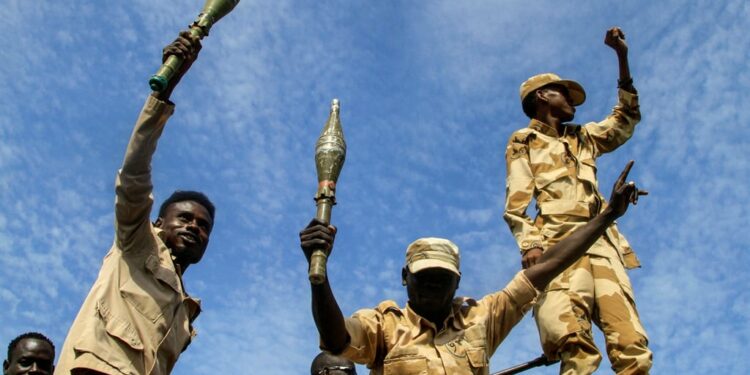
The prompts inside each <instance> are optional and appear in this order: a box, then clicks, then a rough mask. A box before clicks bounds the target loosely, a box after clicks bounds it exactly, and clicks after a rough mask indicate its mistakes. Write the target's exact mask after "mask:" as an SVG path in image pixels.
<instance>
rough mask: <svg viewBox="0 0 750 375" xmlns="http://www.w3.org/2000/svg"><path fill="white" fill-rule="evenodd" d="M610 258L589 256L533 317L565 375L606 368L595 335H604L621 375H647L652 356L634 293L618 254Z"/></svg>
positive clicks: (563, 277) (553, 287)
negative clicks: (595, 332)
mask: <svg viewBox="0 0 750 375" xmlns="http://www.w3.org/2000/svg"><path fill="white" fill-rule="evenodd" d="M594 246H608V247H611V250H612V255H613V256H611V257H602V256H596V255H588V254H587V255H584V256H583V257H582V258H581V259H579V260H578V261H577V262H576V263H575V264H573V265H572V266H571V267H570V268H568V269H567V270H566V271H565V272H563V273H562V274H560V275H559V276H558V277H557V278H555V279H554V280H553V281H552V282H551V283H550V284H549V285H548V287H547V289H546V290H545V292H544V293H543V294H541V295H540V296H539V298H538V303H537V304H536V306H535V307H534V316H535V319H536V323H537V327H538V328H539V336H540V340H541V343H542V348H543V349H544V353H545V355H547V357H548V358H556V359H560V360H561V365H560V373H561V374H591V373H593V372H594V371H595V370H596V369H597V367H599V362H601V359H602V356H601V354H600V353H599V350H598V349H597V347H596V345H595V344H594V338H593V335H592V332H591V322H592V321H593V322H594V323H595V324H596V325H597V326H598V327H599V328H600V329H601V330H602V332H604V337H605V341H606V346H607V354H608V356H609V360H610V363H611V364H612V369H613V370H614V371H615V373H617V374H648V372H649V369H650V368H651V362H652V354H651V351H650V350H649V349H648V347H647V345H648V336H647V335H646V331H645V330H644V329H643V326H642V325H641V322H640V319H639V317H638V311H637V310H636V307H635V299H634V298H633V289H632V287H631V285H630V279H629V278H628V275H627V274H626V273H625V268H624V267H623V265H622V262H621V261H620V258H619V257H618V256H617V253H616V250H615V249H614V247H612V246H611V245H610V244H609V242H607V241H606V240H605V239H603V238H602V239H600V240H599V241H597V243H596V244H594Z"/></svg>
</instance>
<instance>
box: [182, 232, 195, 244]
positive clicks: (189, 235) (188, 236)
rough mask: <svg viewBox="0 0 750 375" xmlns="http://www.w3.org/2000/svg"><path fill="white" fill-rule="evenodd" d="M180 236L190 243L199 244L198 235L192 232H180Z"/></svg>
mask: <svg viewBox="0 0 750 375" xmlns="http://www.w3.org/2000/svg"><path fill="white" fill-rule="evenodd" d="M179 236H180V238H182V240H183V241H185V242H187V243H190V244H197V243H198V236H196V235H194V234H192V233H190V232H181V233H180V234H179Z"/></svg>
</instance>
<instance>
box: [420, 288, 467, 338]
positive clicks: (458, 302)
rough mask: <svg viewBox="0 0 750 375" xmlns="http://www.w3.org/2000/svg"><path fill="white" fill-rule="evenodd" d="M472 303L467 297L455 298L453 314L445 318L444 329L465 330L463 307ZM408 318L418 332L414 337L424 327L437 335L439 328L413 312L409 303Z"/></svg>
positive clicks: (452, 307) (452, 305) (452, 306)
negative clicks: (462, 314)
mask: <svg viewBox="0 0 750 375" xmlns="http://www.w3.org/2000/svg"><path fill="white" fill-rule="evenodd" d="M472 302H474V300H473V299H471V298H467V297H456V298H454V299H453V302H452V303H451V313H450V314H448V316H447V317H446V318H445V321H443V329H445V328H446V327H453V328H455V329H457V330H461V329H464V328H465V327H464V322H463V319H461V307H462V306H463V305H464V304H471V303H472ZM474 303H475V302H474ZM406 318H407V319H408V320H409V322H410V323H411V325H412V329H414V330H416V332H413V333H414V335H415V336H414V337H416V335H418V334H419V332H420V331H421V329H422V326H425V327H428V328H431V329H432V330H433V331H434V332H435V333H437V327H436V326H435V324H434V323H432V322H431V321H429V320H427V319H425V318H423V317H422V316H420V315H419V314H417V313H416V312H415V311H414V310H412V308H411V306H409V303H408V302H407V304H406Z"/></svg>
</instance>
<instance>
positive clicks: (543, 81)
mask: <svg viewBox="0 0 750 375" xmlns="http://www.w3.org/2000/svg"><path fill="white" fill-rule="evenodd" d="M551 84H557V85H562V86H565V88H567V89H568V94H570V99H571V100H572V101H573V105H574V106H577V105H581V104H583V102H584V101H586V91H583V86H581V84H580V83H578V82H576V81H571V80H569V79H562V78H560V76H558V75H557V74H554V73H542V74H537V75H535V76H533V77H531V78H529V79H527V80H526V81H524V83H522V84H521V89H520V92H521V103H523V101H524V99H526V97H527V96H528V95H529V94H531V93H533V92H534V91H536V90H539V89H541V88H542V87H544V86H547V85H551Z"/></svg>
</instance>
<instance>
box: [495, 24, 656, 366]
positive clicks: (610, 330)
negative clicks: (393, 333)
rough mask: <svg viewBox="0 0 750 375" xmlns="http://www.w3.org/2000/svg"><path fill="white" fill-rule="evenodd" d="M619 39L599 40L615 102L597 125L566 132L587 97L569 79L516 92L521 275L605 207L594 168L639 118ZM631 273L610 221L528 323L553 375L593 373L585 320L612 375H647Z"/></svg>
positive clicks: (513, 144)
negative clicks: (610, 60)
mask: <svg viewBox="0 0 750 375" xmlns="http://www.w3.org/2000/svg"><path fill="white" fill-rule="evenodd" d="M624 39H625V37H624V34H623V33H622V31H621V30H620V29H619V28H613V29H610V30H608V31H607V34H606V36H605V40H604V42H605V44H607V45H608V46H610V47H611V48H612V49H614V50H615V52H616V53H617V57H618V62H619V68H620V78H619V80H618V88H619V90H618V99H619V100H618V103H617V105H616V106H615V107H614V109H613V111H612V114H610V115H609V116H608V117H607V118H606V119H604V120H603V121H601V122H591V123H588V124H586V125H583V126H579V125H573V124H566V122H568V121H570V120H572V119H573V115H574V113H575V107H574V106H577V105H580V104H581V103H583V102H584V100H585V98H586V95H585V92H584V91H583V88H582V87H581V85H580V84H578V83H577V82H575V81H570V80H563V79H561V78H560V77H558V76H557V75H555V74H551V73H546V74H540V75H536V76H534V77H531V78H529V79H528V80H527V81H526V82H524V83H523V84H522V85H521V90H520V91H521V101H522V104H523V110H524V112H525V113H526V115H528V116H529V117H530V118H531V121H530V122H529V125H528V127H526V128H523V129H521V130H518V131H516V132H515V133H513V135H511V137H510V140H509V142H508V146H507V148H506V154H505V156H506V162H507V164H506V166H507V169H506V170H507V179H506V201H505V212H504V218H505V221H506V222H507V223H508V225H509V226H510V229H511V231H512V232H513V236H514V237H515V238H516V241H517V242H518V245H519V247H520V249H521V255H522V265H523V267H524V268H528V267H531V266H533V265H534V264H536V263H537V261H538V259H540V257H541V256H542V254H543V253H545V251H547V250H550V247H552V246H553V245H554V244H556V243H558V242H559V241H561V240H562V239H563V238H565V237H566V236H568V235H569V234H570V233H572V232H573V231H574V230H575V229H577V228H580V227H581V226H583V225H584V224H586V223H587V222H588V221H589V220H591V218H593V217H595V216H596V215H597V214H598V213H600V212H602V210H603V209H605V207H606V205H607V204H606V202H605V200H604V198H603V197H602V195H601V193H600V192H599V188H598V182H597V179H596V163H595V160H596V158H597V157H598V156H599V155H601V154H604V153H607V152H610V151H613V150H615V149H616V148H617V147H619V146H620V145H622V144H623V143H625V142H626V141H627V140H628V139H629V138H630V137H631V136H632V134H633V130H634V128H635V125H636V124H637V123H638V121H639V120H640V118H641V114H640V111H639V107H638V96H637V92H636V90H635V88H634V87H633V84H632V83H633V80H632V78H631V77H630V69H629V67H628V58H627V50H628V49H627V44H626V43H625V40H624ZM532 198H533V199H535V200H536V208H537V215H536V218H535V219H533V220H532V219H531V218H530V217H529V216H528V215H527V214H526V210H527V207H528V206H529V204H530V202H531V200H532ZM639 266H640V264H639V262H638V259H637V258H636V256H635V254H634V253H633V250H632V249H631V247H630V244H628V242H627V240H626V239H625V237H623V236H622V234H620V232H619V231H618V229H617V226H616V225H615V224H614V223H613V224H612V225H611V226H610V227H609V228H607V230H606V233H605V234H604V235H603V236H601V237H600V238H599V239H598V240H597V241H596V243H595V244H594V245H593V246H592V247H591V248H590V249H589V251H588V252H587V254H586V256H584V257H582V258H581V259H580V260H578V261H577V262H576V263H575V264H574V265H573V266H571V267H570V268H569V269H568V270H566V271H565V272H563V273H562V274H560V275H559V276H558V277H557V278H555V280H553V281H552V282H551V283H550V284H549V285H548V286H547V288H546V290H545V291H544V293H543V294H542V295H540V297H539V299H538V304H537V305H536V306H535V307H534V313H535V314H534V315H535V317H536V322H537V326H538V327H539V335H540V339H541V342H542V347H543V349H544V352H545V354H546V355H547V357H548V358H551V359H557V358H559V359H560V360H561V367H560V373H564V374H590V373H592V372H594V371H595V370H596V369H597V367H598V366H599V362H600V361H601V354H600V353H599V351H598V349H597V348H596V346H595V345H594V339H593V337H592V333H591V321H594V323H596V324H597V325H598V326H599V327H600V328H601V330H602V331H603V332H604V335H605V338H606V343H607V353H608V355H609V359H610V362H611V363H612V369H613V370H614V371H615V372H616V373H618V374H643V373H648V370H649V369H650V367H651V357H652V355H651V351H649V349H648V348H647V342H648V338H647V336H646V332H645V330H644V329H643V326H642V325H641V323H640V320H639V318H638V312H637V310H636V307H635V302H634V297H633V290H632V287H631V285H630V281H629V279H628V276H627V274H626V273H625V268H634V267H639Z"/></svg>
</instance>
